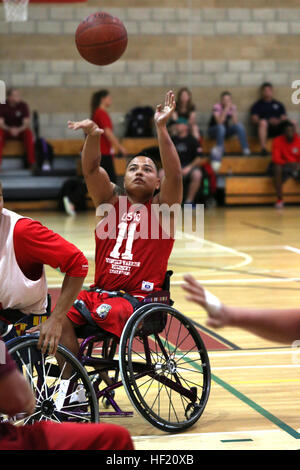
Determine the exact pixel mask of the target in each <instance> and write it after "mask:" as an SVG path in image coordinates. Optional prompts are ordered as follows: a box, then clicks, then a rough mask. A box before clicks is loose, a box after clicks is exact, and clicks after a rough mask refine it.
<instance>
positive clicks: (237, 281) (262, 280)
mask: <svg viewBox="0 0 300 470" xmlns="http://www.w3.org/2000/svg"><path fill="white" fill-rule="evenodd" d="M197 280H198V282H200V283H201V284H207V285H208V284H211V285H215V284H244V283H257V282H258V283H265V282H270V283H272V282H276V283H277V282H299V281H300V278H299V277H291V278H288V277H278V278H277V277H264V278H257V279H253V278H251V279H246V278H245V279H206V280H205V279H197ZM172 284H173V285H181V284H184V281H171V285H172Z"/></svg>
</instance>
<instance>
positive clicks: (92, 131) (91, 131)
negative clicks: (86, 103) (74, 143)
mask: <svg viewBox="0 0 300 470" xmlns="http://www.w3.org/2000/svg"><path fill="white" fill-rule="evenodd" d="M68 128H69V129H72V130H73V131H78V130H79V129H81V130H83V132H84V133H85V134H87V135H92V136H97V135H101V134H103V133H104V130H103V129H100V127H98V126H97V124H96V123H95V122H94V121H91V119H84V120H83V121H77V122H74V121H68Z"/></svg>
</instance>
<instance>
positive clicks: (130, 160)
mask: <svg viewBox="0 0 300 470" xmlns="http://www.w3.org/2000/svg"><path fill="white" fill-rule="evenodd" d="M137 157H147V158H150V160H151V161H152V162H153V163H154V166H155V169H156V171H157V173H158V167H157V162H156V161H155V160H154V158H153V157H152V155H150V154H149V153H148V154H147V152H141V153H138V154H137V155H133V156H132V157H130V158H129V159H128V160H127V162H126V169H127V168H128V166H129V165H130V163H131V162H132V160H134V159H135V158H137Z"/></svg>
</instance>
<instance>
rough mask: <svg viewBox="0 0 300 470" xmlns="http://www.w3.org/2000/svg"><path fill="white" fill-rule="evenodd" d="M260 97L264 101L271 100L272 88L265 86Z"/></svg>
mask: <svg viewBox="0 0 300 470" xmlns="http://www.w3.org/2000/svg"><path fill="white" fill-rule="evenodd" d="M262 97H263V99H264V100H271V99H272V98H273V88H272V87H270V86H266V87H265V88H264V89H263V90H262Z"/></svg>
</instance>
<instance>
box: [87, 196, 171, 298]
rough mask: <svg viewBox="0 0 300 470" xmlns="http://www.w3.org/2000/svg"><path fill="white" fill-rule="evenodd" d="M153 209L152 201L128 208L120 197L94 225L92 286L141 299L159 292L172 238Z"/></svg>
mask: <svg viewBox="0 0 300 470" xmlns="http://www.w3.org/2000/svg"><path fill="white" fill-rule="evenodd" d="M155 206H156V207H158V205H155ZM153 207H154V205H152V200H149V201H148V202H146V203H145V204H140V205H138V204H134V205H131V204H130V202H129V201H128V198H127V197H126V196H120V197H119V199H118V201H117V203H116V204H115V206H113V208H112V209H111V210H110V212H109V214H108V216H107V217H106V218H105V219H103V220H102V221H101V222H100V223H99V224H98V226H97V228H96V234H95V235H96V271H95V285H96V286H98V287H100V288H102V289H105V290H124V291H126V292H128V293H129V294H131V295H134V296H137V297H142V298H144V297H145V296H146V295H147V294H149V293H150V292H153V291H156V290H160V289H161V288H162V285H163V282H164V278H165V274H166V271H167V266H168V259H169V256H170V254H171V251H172V248H173V245H174V238H172V237H170V236H168V234H167V233H166V232H164V231H163V229H162V227H161V225H160V224H159V223H158V218H157V217H156V216H155V214H153Z"/></svg>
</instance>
